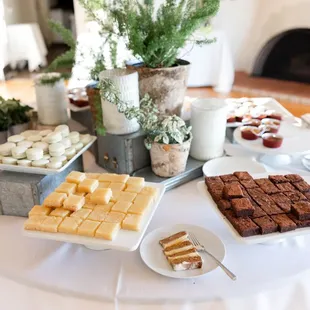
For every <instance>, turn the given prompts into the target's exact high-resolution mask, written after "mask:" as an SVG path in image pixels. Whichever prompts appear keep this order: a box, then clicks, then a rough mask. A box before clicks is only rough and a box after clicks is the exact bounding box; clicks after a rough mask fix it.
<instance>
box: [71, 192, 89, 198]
mask: <svg viewBox="0 0 310 310" xmlns="http://www.w3.org/2000/svg"><path fill="white" fill-rule="evenodd" d="M86 194H87V193H79V192H75V193H74V195H77V196H83V197H84V196H86ZM87 195H88V194H87Z"/></svg>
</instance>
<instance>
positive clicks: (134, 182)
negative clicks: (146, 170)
mask: <svg viewBox="0 0 310 310" xmlns="http://www.w3.org/2000/svg"><path fill="white" fill-rule="evenodd" d="M144 183H145V182H144V178H139V177H130V178H129V179H128V180H127V186H128V185H135V186H142V187H143V186H144Z"/></svg>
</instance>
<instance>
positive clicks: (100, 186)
mask: <svg viewBox="0 0 310 310" xmlns="http://www.w3.org/2000/svg"><path fill="white" fill-rule="evenodd" d="M110 184H111V182H99V185H98V188H108V187H109V185H110Z"/></svg>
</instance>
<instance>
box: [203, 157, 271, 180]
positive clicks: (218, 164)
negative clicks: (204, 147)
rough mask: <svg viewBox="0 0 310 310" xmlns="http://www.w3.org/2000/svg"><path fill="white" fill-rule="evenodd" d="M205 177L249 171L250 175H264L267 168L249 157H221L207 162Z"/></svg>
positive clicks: (204, 166)
mask: <svg viewBox="0 0 310 310" xmlns="http://www.w3.org/2000/svg"><path fill="white" fill-rule="evenodd" d="M202 171H203V174H204V175H205V176H216V175H223V174H229V173H233V172H234V171H247V172H249V173H250V174H254V173H264V172H266V169H265V167H264V166H263V165H262V164H260V163H258V162H257V161H255V160H254V159H252V158H249V157H220V158H216V159H212V160H210V161H208V162H206V163H205V164H204V165H203V167H202Z"/></svg>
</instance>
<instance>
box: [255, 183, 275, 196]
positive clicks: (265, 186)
mask: <svg viewBox="0 0 310 310" xmlns="http://www.w3.org/2000/svg"><path fill="white" fill-rule="evenodd" d="M255 182H256V184H258V186H259V187H260V188H261V189H262V190H263V191H264V192H265V193H266V194H275V193H278V192H279V191H280V190H279V189H278V188H277V187H276V186H275V185H274V184H273V183H272V182H270V180H268V179H256V180H255Z"/></svg>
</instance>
